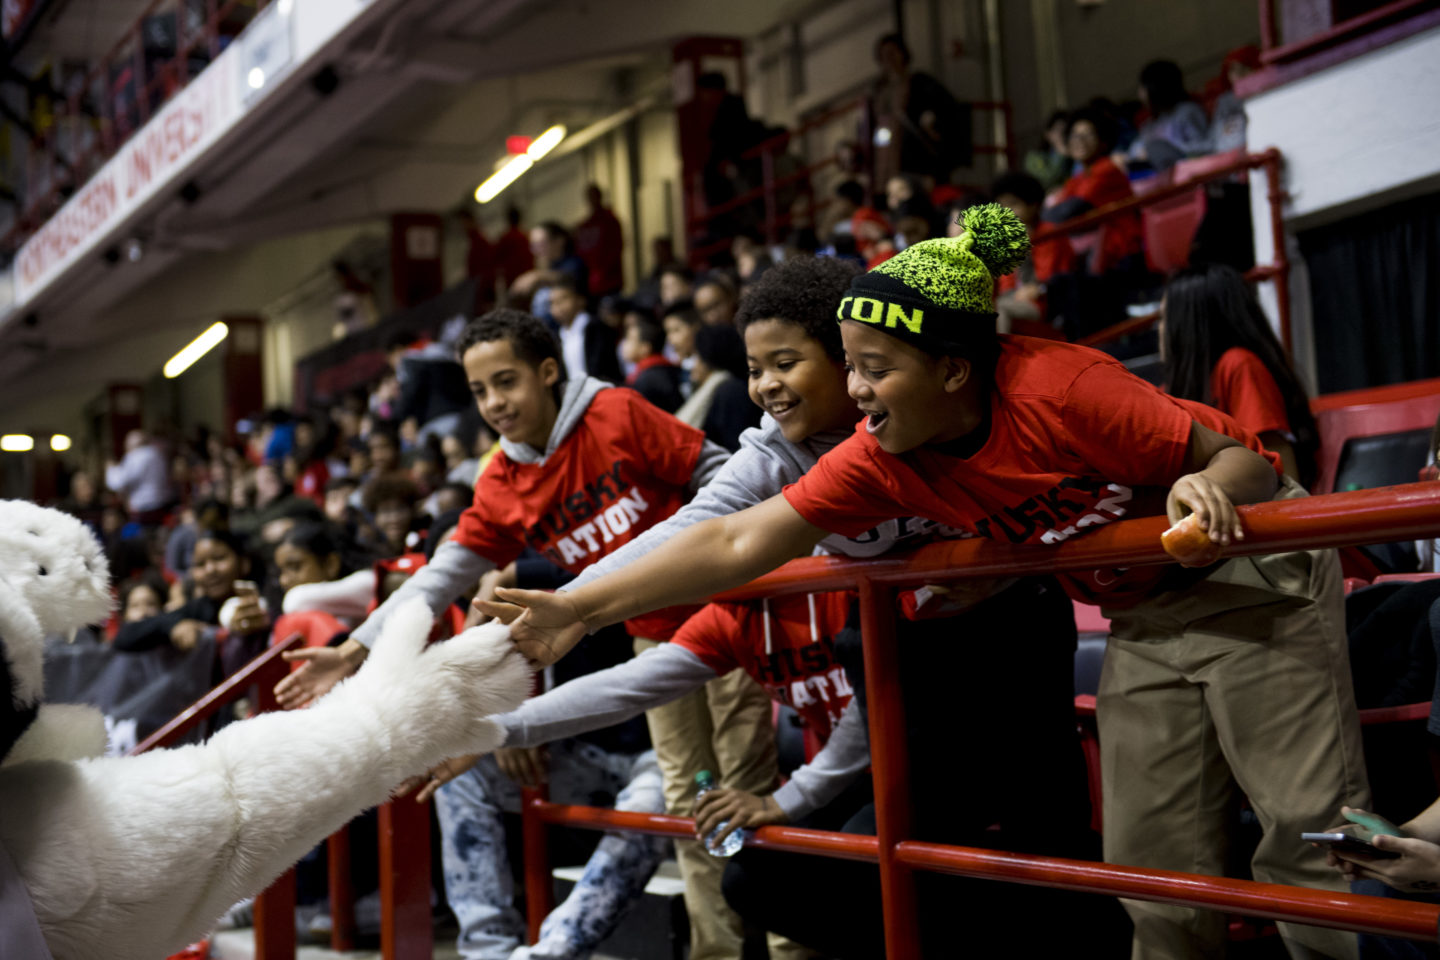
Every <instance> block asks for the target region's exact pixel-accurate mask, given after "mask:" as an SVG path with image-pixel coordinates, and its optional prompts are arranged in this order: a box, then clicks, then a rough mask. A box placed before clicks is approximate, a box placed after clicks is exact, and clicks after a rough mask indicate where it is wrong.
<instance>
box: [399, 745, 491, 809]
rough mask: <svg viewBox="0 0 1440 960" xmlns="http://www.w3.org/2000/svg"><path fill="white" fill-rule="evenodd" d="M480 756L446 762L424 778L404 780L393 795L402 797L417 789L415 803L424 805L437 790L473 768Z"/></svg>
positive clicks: (458, 758) (469, 756) (456, 758)
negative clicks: (418, 789) (418, 790)
mask: <svg viewBox="0 0 1440 960" xmlns="http://www.w3.org/2000/svg"><path fill="white" fill-rule="evenodd" d="M481 756H482V754H478V753H473V754H468V755H466V756H463V757H453V758H451V759H449V760H446V761H445V762H444V763H442V764H440V765H439V766H437V767H435V768H434V769H433V770H431V771H430V772H429V773H427V774H425V775H424V776H419V777H411V778H410V779H409V780H406V781H405V782H404V783H402V784H401V785H400V787H399V788H398V789H397V790H396V791H395V795H396V796H397V797H403V796H405V794H407V793H409V792H410V791H411V790H414V789H415V788H416V787H419V788H420V792H419V793H417V794H415V802H416V803H425V802H426V801H428V800H429V799H430V798H431V797H433V796H435V791H436V790H439V789H440V788H441V787H443V786H445V784H447V783H449V782H450V781H451V780H454V779H455V778H456V777H458V776H460V774H462V773H464V772H465V771H466V770H469V769H470V768H471V767H473V766H475V763H476V761H478V760H479V759H480V757H481Z"/></svg>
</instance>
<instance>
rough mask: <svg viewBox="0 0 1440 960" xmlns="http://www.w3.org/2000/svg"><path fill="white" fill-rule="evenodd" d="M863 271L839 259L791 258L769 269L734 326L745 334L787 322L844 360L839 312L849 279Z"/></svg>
mask: <svg viewBox="0 0 1440 960" xmlns="http://www.w3.org/2000/svg"><path fill="white" fill-rule="evenodd" d="M860 272H861V271H860V267H859V265H858V264H856V263H854V262H853V261H850V260H841V259H838V258H836V257H798V258H796V259H794V260H786V261H785V262H783V263H780V264H778V265H776V266H774V267H771V268H770V269H769V270H766V271H765V272H764V273H763V274H761V276H760V279H759V280H756V281H755V283H754V284H753V285H752V286H751V287H750V288H749V289H748V290H746V291H745V294H744V295H743V296H742V297H741V298H740V307H739V309H738V310H737V311H736V313H735V327H736V329H737V330H739V331H740V333H741V334H742V335H743V334H744V333H745V328H746V327H748V326H749V325H750V324H752V323H756V322H758V321H761V320H783V321H784V322H786V323H793V324H795V325H796V326H797V327H800V328H801V329H802V330H804V331H805V332H806V333H807V334H808V335H810V336H811V337H813V338H814V339H815V340H817V341H819V343H820V345H821V346H822V347H824V348H825V353H826V355H827V356H829V357H830V358H831V359H832V360H841V359H844V356H845V348H844V347H843V346H842V345H841V343H840V324H839V323H838V322H837V321H836V319H835V311H836V310H837V309H838V308H839V306H840V301H841V300H843V299H844V298H845V294H846V292H847V291H848V290H849V289H850V281H851V280H853V279H855V277H856V276H858V275H859V274H860Z"/></svg>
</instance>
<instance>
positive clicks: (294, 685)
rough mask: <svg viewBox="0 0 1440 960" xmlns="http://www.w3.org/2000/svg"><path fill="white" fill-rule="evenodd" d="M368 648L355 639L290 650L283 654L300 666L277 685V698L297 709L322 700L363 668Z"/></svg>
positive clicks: (285, 706)
mask: <svg viewBox="0 0 1440 960" xmlns="http://www.w3.org/2000/svg"><path fill="white" fill-rule="evenodd" d="M366 652H367V651H366V650H365V648H364V647H363V646H362V645H361V644H359V643H357V642H355V641H354V640H346V641H345V642H344V643H342V644H341V645H340V646H338V647H307V648H305V649H304V650H290V651H288V652H286V653H284V654H282V656H283V657H284V658H285V659H286V660H288V661H290V662H291V663H296V662H299V663H300V664H301V666H300V669H298V670H296V671H295V672H294V673H292V674H290V676H288V677H286V678H285V679H284V680H281V681H280V682H279V683H277V684H275V699H276V701H277V702H278V703H279V704H280V707H281V709H284V710H295V709H297V708H299V707H303V706H306V705H308V704H309V703H310V702H311V701H312V700H318V699H320V698H321V697H323V696H324V695H325V694H327V693H329V692H330V689H331V688H332V687H334V686H335V684H337V683H339V682H340V681H341V680H344V679H345V678H346V677H348V676H350V675H351V674H353V673H354V672H355V671H356V670H358V669H360V664H361V662H362V661H363V660H364V659H365V654H366Z"/></svg>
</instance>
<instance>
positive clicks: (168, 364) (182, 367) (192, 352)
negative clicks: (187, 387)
mask: <svg viewBox="0 0 1440 960" xmlns="http://www.w3.org/2000/svg"><path fill="white" fill-rule="evenodd" d="M229 333H230V328H229V327H227V326H226V325H225V324H224V323H220V322H216V323H212V324H211V325H210V327H209V329H207V330H206V331H205V332H204V333H202V334H200V336H198V337H196V338H195V339H194V340H191V341H190V342H189V343H187V344H186V345H185V346H184V347H182V348H181V349H180V352H179V353H177V354H175V356H173V357H171V358H170V359H169V360H167V361H165V369H164V370H163V371H162V372H163V373H164V374H165V376H166V377H167V378H169V379H171V380H173V379H175V378H176V377H178V376H180V374H182V373H184V372H185V371H186V370H188V369H190V365H191V364H193V363H194V362H195V361H196V360H199V359H200V358H201V357H203V356H205V354H207V353H209V352H210V351H211V350H212V349H214V347H215V345H216V344H218V343H219V342H220V341H221V340H224V339H225V337H226V336H227V335H228V334H229Z"/></svg>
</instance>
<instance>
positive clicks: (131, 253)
mask: <svg viewBox="0 0 1440 960" xmlns="http://www.w3.org/2000/svg"><path fill="white" fill-rule="evenodd" d="M143 256H145V242H144V241H143V240H141V239H140V238H139V237H131V238H130V239H129V240H126V241H125V259H126V260H129V261H130V262H131V263H139V262H140V258H141V257H143Z"/></svg>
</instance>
